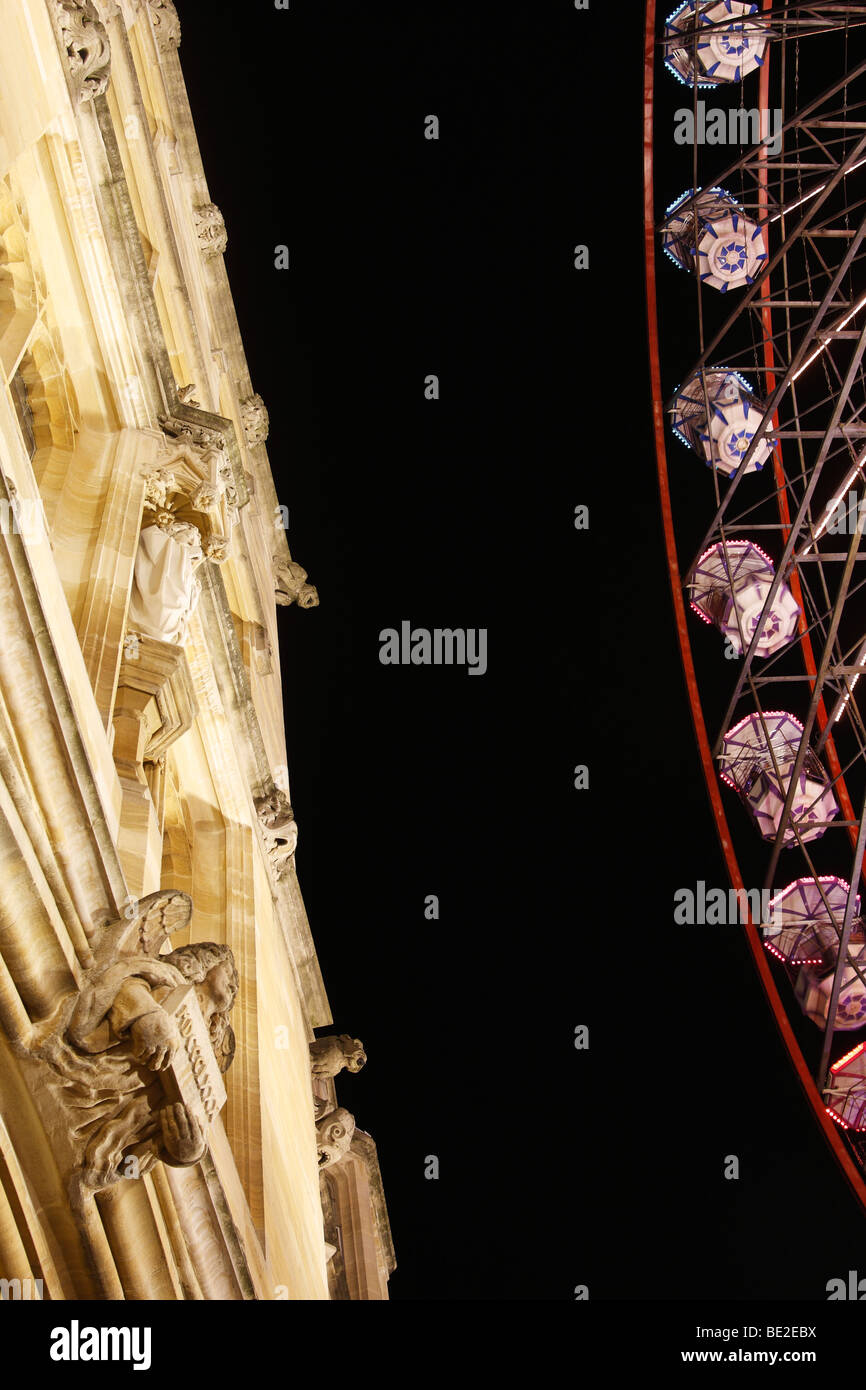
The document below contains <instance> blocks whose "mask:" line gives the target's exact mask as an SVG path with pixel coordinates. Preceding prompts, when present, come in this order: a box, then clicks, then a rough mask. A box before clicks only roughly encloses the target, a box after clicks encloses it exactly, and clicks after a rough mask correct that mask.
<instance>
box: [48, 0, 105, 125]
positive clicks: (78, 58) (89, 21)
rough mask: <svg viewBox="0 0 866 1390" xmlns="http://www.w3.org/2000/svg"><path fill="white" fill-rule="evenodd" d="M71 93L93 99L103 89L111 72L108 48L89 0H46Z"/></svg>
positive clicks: (81, 98) (85, 98) (76, 96)
mask: <svg viewBox="0 0 866 1390" xmlns="http://www.w3.org/2000/svg"><path fill="white" fill-rule="evenodd" d="M49 8H50V10H51V13H52V17H53V20H54V27H55V29H56V31H57V35H58V40H59V43H60V47H61V49H62V51H63V53H64V55H65V58H66V69H67V74H68V77H69V84H70V87H71V89H72V92H73V96H74V98H75V100H76V101H78V102H85V101H92V100H93V98H94V97H98V96H101V95H102V93H103V92H104V91H105V90H106V88H107V86H108V82H109V78H110V76H111V73H110V67H111V48H110V45H109V42H108V34H107V33H106V31H105V26H104V25H103V23H102V21H101V19H100V18H99V14H98V12H97V10H96V7H95V5H94V4H93V3H92V0H49Z"/></svg>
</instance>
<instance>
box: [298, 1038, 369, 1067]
mask: <svg viewBox="0 0 866 1390" xmlns="http://www.w3.org/2000/svg"><path fill="white" fill-rule="evenodd" d="M366 1060H367V1054H366V1052H365V1051H364V1044H363V1043H362V1042H361V1039H360V1038H352V1037H350V1036H349V1034H348V1033H340V1034H339V1035H338V1036H337V1035H334V1034H331V1035H330V1036H329V1037H327V1038H317V1039H316V1041H315V1042H311V1043H310V1068H311V1071H312V1073H313V1076H336V1075H337V1074H338V1073H339V1072H341V1071H342V1070H343V1068H344V1067H347V1068H348V1070H349V1071H354V1072H359V1071H360V1070H361V1068H362V1067H363V1065H364V1063H365V1062H366Z"/></svg>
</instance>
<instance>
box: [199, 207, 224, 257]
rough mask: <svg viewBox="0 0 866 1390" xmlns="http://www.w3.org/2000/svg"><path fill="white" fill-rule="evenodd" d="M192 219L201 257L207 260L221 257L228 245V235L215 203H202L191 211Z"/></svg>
mask: <svg viewBox="0 0 866 1390" xmlns="http://www.w3.org/2000/svg"><path fill="white" fill-rule="evenodd" d="M193 217H194V219H195V230H196V235H197V236H198V244H199V246H200V247H201V251H202V255H203V256H204V257H205V259H207V260H209V259H210V258H211V257H212V256H221V255H222V254H223V252H224V251H225V249H226V247H227V245H228V233H227V231H226V224H225V222H224V221H223V215H222V213H221V212H220V210H219V208H218V207H217V205H216V203H202V204H201V205H200V206H199V207H197V208H194V209H193Z"/></svg>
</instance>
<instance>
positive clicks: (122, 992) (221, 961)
mask: <svg viewBox="0 0 866 1390" xmlns="http://www.w3.org/2000/svg"><path fill="white" fill-rule="evenodd" d="M191 911H192V903H191V901H190V899H189V898H188V897H187V896H186V894H184V893H175V892H171V891H168V892H159V893H152V894H151V895H150V896H149V897H147V898H144V899H142V901H141V902H140V903H138V904H137V905H135V909H134V910H133V912H132V915H131V917H130V918H129V920H121V921H118V922H113V923H111V924H109V925H108V926H107V927H106V928H104V930H103V933H102V936H101V938H100V941H99V944H98V946H97V949H96V952H95V963H94V965H93V966H91V967H90V969H88V970H87V971H86V972H85V974H84V977H83V979H82V982H81V987H80V990H78V991H77V992H76V991H73V992H70V993H69V994H67V995H66V996H65V997H64V998H63V999H62V1000H61V1001H60V1002H59V1004H58V1006H57V1008H56V1010H55V1012H54V1015H53V1017H52V1019H51V1020H50V1021H49V1024H48V1026H47V1028H46V1031H45V1035H44V1036H43V1037H42V1040H41V1042H40V1043H39V1044H38V1046H37V1047H35V1048H34V1050H33V1055H35V1056H36V1057H38V1058H40V1059H41V1060H42V1061H43V1062H45V1063H46V1064H47V1066H48V1067H49V1068H50V1078H51V1079H50V1081H49V1087H50V1088H51V1089H52V1090H54V1092H55V1094H56V1097H57V1099H59V1101H60V1103H61V1105H62V1107H63V1109H64V1112H65V1115H66V1119H67V1123H68V1130H69V1138H70V1143H71V1146H72V1149H73V1153H74V1156H75V1159H76V1160H77V1166H76V1175H77V1179H78V1183H79V1188H80V1190H81V1191H82V1192H87V1191H97V1190H99V1189H102V1188H105V1187H108V1186H110V1185H112V1184H113V1183H115V1182H118V1181H119V1180H120V1179H121V1178H125V1177H138V1176H140V1175H142V1174H144V1173H146V1172H148V1171H149V1169H150V1168H152V1167H153V1165H154V1164H155V1163H156V1162H157V1161H159V1160H162V1161H163V1162H164V1163H169V1164H171V1165H173V1166H176V1167H183V1166H186V1165H189V1164H192V1163H197V1162H198V1160H199V1159H200V1158H201V1157H202V1155H203V1153H204V1150H205V1146H206V1132H207V1125H208V1124H209V1122H210V1120H211V1118H212V1117H213V1115H214V1114H216V1113H217V1112H218V1110H219V1109H220V1108H221V1106H222V1104H223V1103H224V1101H225V1087H224V1085H223V1084H222V1078H221V1073H222V1072H224V1071H225V1070H226V1069H227V1068H228V1066H229V1065H230V1063H231V1060H232V1057H233V1055H234V1034H233V1032H232V1029H231V1025H230V1023H229V1015H230V1013H231V1009H232V1006H233V1004H234V1001H235V997H236V995H237V989H238V976H237V971H236V969H235V965H234V960H233V957H232V953H231V951H230V950H229V948H228V947H227V946H219V945H216V944H215V943H213V942H201V943H199V944H197V945H193V946H184V947H181V948H180V949H179V950H176V951H172V952H170V954H168V955H160V954H159V952H160V947H161V946H162V944H163V943H164V942H165V941H166V940H167V939H168V937H169V936H170V935H171V933H172V932H174V931H179V930H181V929H182V928H184V927H185V926H186V925H187V924H188V922H189V918H190V914H191Z"/></svg>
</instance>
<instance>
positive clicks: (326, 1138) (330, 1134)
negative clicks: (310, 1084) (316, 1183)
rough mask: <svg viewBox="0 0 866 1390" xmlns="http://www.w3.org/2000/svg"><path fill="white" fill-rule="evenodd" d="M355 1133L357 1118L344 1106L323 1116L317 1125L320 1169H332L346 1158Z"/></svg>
mask: <svg viewBox="0 0 866 1390" xmlns="http://www.w3.org/2000/svg"><path fill="white" fill-rule="evenodd" d="M354 1133H355V1117H354V1115H350V1114H349V1112H348V1110H344V1109H343V1107H342V1106H337V1109H336V1110H329V1111H328V1113H327V1115H323V1116H322V1118H321V1119H320V1120H319V1121H318V1122H317V1124H316V1135H317V1137H318V1144H317V1148H318V1153H319V1168H320V1169H322V1168H331V1167H333V1165H334V1164H335V1163H339V1162H340V1159H341V1158H344V1157H345V1155H346V1154H347V1153H348V1152H349V1147H350V1145H351V1143H352V1135H353V1134H354Z"/></svg>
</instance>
